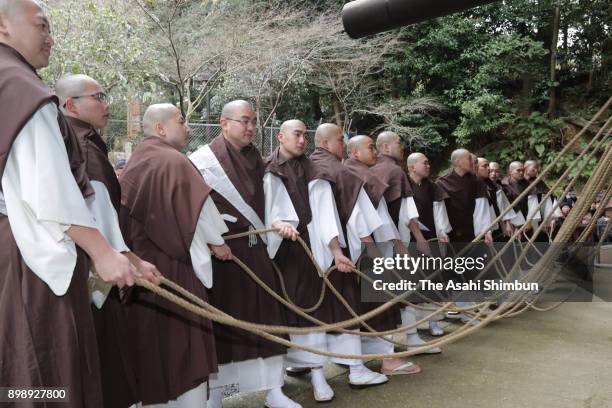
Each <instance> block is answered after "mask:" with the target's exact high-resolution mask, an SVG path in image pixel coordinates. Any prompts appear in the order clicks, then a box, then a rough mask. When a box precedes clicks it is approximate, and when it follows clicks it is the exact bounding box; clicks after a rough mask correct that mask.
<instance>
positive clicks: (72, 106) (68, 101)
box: [64, 98, 78, 113]
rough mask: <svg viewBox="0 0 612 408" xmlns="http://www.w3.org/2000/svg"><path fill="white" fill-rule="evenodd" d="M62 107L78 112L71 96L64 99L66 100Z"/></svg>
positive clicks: (68, 110)
mask: <svg viewBox="0 0 612 408" xmlns="http://www.w3.org/2000/svg"><path fill="white" fill-rule="evenodd" d="M64 109H65V110H66V112H71V113H78V112H77V109H76V106H75V104H74V99H72V98H68V99H66V102H64Z"/></svg>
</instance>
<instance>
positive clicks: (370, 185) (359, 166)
mask: <svg viewBox="0 0 612 408" xmlns="http://www.w3.org/2000/svg"><path fill="white" fill-rule="evenodd" d="M344 165H345V166H346V167H348V168H349V169H350V170H352V171H353V172H355V174H357V175H358V176H359V178H360V179H361V180H362V181H363V182H364V186H363V187H364V189H365V191H366V193H368V197H370V201H371V202H372V205H373V206H374V208H378V206H379V205H380V201H381V200H382V198H383V197H384V196H385V193H386V192H387V191H388V190H390V187H389V185H387V184H385V183H384V182H382V181H381V180H380V179H378V177H377V176H376V174H375V173H374V172H373V171H372V169H371V168H370V167H368V165H366V164H364V163H362V162H360V161H359V160H355V159H347V160H345V161H344ZM385 200H386V199H385ZM396 200H397V199H396ZM398 201H400V202H401V197H400V199H399V200H398ZM398 208H399V207H398ZM398 218H399V211H398ZM396 225H397V224H396ZM378 306H380V303H378V302H363V301H362V302H361V308H360V309H361V312H362V313H366V312H369V311H371V310H374V309H376V308H377V307H378ZM401 307H402V304H401V303H397V304H396V305H395V306H393V307H391V308H389V309H387V310H385V311H384V312H382V313H380V314H379V315H377V316H375V317H373V318H372V319H370V320H368V321H367V323H368V325H370V326H371V327H372V328H374V330H376V331H385V330H392V329H395V328H397V326H398V325H399V324H401V323H402V318H401V312H400V309H401Z"/></svg>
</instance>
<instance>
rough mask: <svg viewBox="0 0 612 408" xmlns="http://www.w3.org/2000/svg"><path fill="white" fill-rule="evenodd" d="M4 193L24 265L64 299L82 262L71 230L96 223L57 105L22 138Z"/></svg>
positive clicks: (39, 114) (40, 113)
mask: <svg viewBox="0 0 612 408" xmlns="http://www.w3.org/2000/svg"><path fill="white" fill-rule="evenodd" d="M2 190H3V198H2V201H4V203H5V205H6V209H5V211H4V210H3V212H4V213H6V215H8V218H9V223H10V226H11V231H12V232H13V235H14V237H15V241H16V243H17V247H18V248H19V251H20V252H21V256H22V257H23V260H24V262H25V263H26V265H28V267H29V268H30V269H32V272H34V273H35V274H36V275H37V276H38V277H39V278H40V279H41V280H43V281H44V282H45V283H46V284H47V285H48V286H49V288H50V289H51V290H52V291H53V293H54V294H56V295H58V296H61V295H64V294H65V293H66V291H67V290H68V287H69V286H70V281H71V279H72V274H73V271H74V267H75V265H76V259H77V252H76V246H75V243H74V242H73V241H72V240H71V239H70V237H68V235H66V233H65V231H66V230H67V229H69V228H70V227H71V226H72V225H79V226H83V227H90V228H95V227H96V223H95V221H94V219H93V217H92V215H91V213H90V212H89V210H88V208H87V205H86V203H85V199H84V198H83V195H82V194H81V191H80V190H79V187H78V186H77V183H76V181H75V180H74V177H73V176H72V173H71V171H70V164H69V162H68V154H67V153H66V146H65V144H64V140H63V138H62V135H61V133H60V129H59V125H58V123H57V107H56V105H55V104H54V103H49V104H46V105H45V106H43V107H42V108H40V109H39V110H38V111H37V112H36V113H35V114H34V115H33V116H32V118H31V119H30V120H29V121H28V123H27V124H26V125H25V126H24V127H23V129H22V130H21V132H20V133H19V135H18V136H17V138H16V140H15V142H14V143H13V146H12V148H11V150H10V152H9V156H8V159H7V162H6V168H5V170H4V174H3V176H2Z"/></svg>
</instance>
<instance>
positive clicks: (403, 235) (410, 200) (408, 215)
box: [397, 197, 427, 242]
mask: <svg viewBox="0 0 612 408" xmlns="http://www.w3.org/2000/svg"><path fill="white" fill-rule="evenodd" d="M418 218H419V210H418V209H417V207H416V203H415V202H414V197H404V198H402V202H401V204H400V212H399V222H398V225H397V229H398V232H399V235H400V239H401V240H402V242H410V228H409V227H408V225H409V224H410V221H412V220H416V219H418ZM420 225H422V226H423V227H425V226H424V225H423V224H420ZM425 228H427V227H425Z"/></svg>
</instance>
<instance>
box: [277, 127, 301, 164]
mask: <svg viewBox="0 0 612 408" xmlns="http://www.w3.org/2000/svg"><path fill="white" fill-rule="evenodd" d="M278 141H279V142H280V147H279V149H280V154H281V156H284V157H288V158H295V157H299V156H302V155H303V154H304V152H305V151H306V147H307V146H308V131H307V129H306V125H305V124H304V122H302V121H301V120H298V119H290V120H286V121H284V122H283V124H282V125H281V127H280V131H279V132H278Z"/></svg>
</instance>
